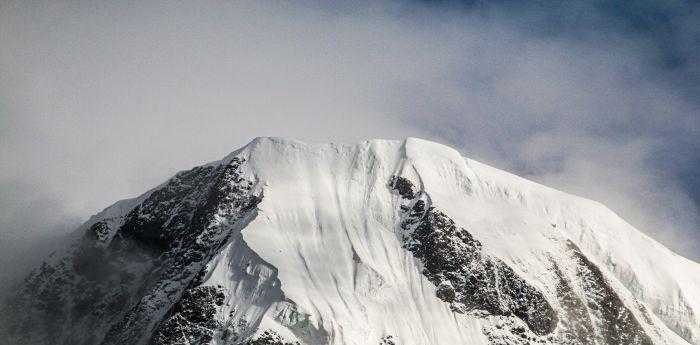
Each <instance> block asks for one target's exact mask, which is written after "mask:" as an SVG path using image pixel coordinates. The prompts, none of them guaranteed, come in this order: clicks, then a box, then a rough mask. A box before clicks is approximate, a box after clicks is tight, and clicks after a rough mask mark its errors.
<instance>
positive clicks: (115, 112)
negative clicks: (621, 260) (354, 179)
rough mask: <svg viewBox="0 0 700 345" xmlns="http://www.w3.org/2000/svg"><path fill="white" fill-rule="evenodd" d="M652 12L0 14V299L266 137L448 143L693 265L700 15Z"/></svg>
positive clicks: (328, 8)
mask: <svg viewBox="0 0 700 345" xmlns="http://www.w3.org/2000/svg"><path fill="white" fill-rule="evenodd" d="M644 4H647V3H644ZM648 4H655V3H653V2H648ZM649 6H651V5H649ZM654 6H656V5H654ZM688 6H690V5H688ZM645 8H646V7H645ZM649 11H652V12H654V11H656V12H654V13H664V14H665V15H668V16H671V15H673V16H674V17H672V19H673V21H672V23H673V24H668V23H666V22H663V23H662V24H664V25H667V26H668V28H667V29H666V30H664V31H663V33H662V34H659V33H657V32H656V31H653V30H652V31H649V30H646V29H644V26H641V28H640V26H639V23H637V22H635V20H636V19H635V18H636V17H633V16H632V17H630V15H628V14H625V13H623V14H614V15H613V14H611V12H609V11H606V10H605V9H604V8H600V7H599V6H594V5H593V4H588V3H584V2H582V3H580V4H578V5H576V6H572V7H567V8H558V7H557V8H544V7H538V8H535V9H531V10H527V11H524V10H523V9H522V8H519V7H517V6H512V5H509V4H507V3H504V4H501V3H495V4H493V5H484V4H476V5H473V4H472V5H469V4H465V3H462V2H455V3H451V2H438V3H423V2H406V1H395V2H389V1H386V2H353V3H347V2H342V3H327V4H326V3H316V2H311V1H309V2H303V1H302V2H294V3H292V2H283V3H278V2H264V1H258V2H256V1H236V2H223V1H221V2H219V1H208V2H201V3H197V4H194V3H181V2H178V3H166V2H162V3H161V2H148V3H137V2H129V3H112V2H82V1H78V2H61V1H50V2H49V1H46V2H31V3H30V2H3V3H2V4H0V47H2V49H0V140H1V144H0V158H2V162H3V164H2V165H0V188H1V189H0V190H2V195H1V196H0V205H2V210H1V212H2V219H1V220H0V226H1V228H0V253H2V254H1V255H0V267H3V269H2V270H1V272H0V274H1V275H0V281H2V282H3V286H0V290H4V289H6V288H7V287H8V286H11V284H12V283H13V282H15V281H16V280H17V279H19V277H21V276H22V275H23V274H24V272H26V269H27V268H28V267H31V266H32V265H34V264H35V263H36V260H37V259H36V258H41V257H43V256H45V254H46V252H47V251H48V249H47V245H46V243H51V242H53V239H55V238H59V237H60V236H62V235H64V234H66V233H68V232H69V231H70V230H72V229H74V227H75V226H76V225H77V224H79V223H80V222H81V221H84V220H87V218H88V217H89V216H90V215H92V214H94V213H96V212H98V211H99V210H101V209H103V208H105V207H106V206H108V205H110V204H111V203H113V202H115V201H117V200H119V199H123V198H127V197H133V196H136V195H139V194H141V193H143V192H145V191H146V190H147V189H149V188H150V187H153V186H155V185H157V184H159V183H161V182H162V181H164V180H165V179H167V178H168V177H169V176H171V175H172V174H174V173H175V172H177V171H179V170H183V169H187V168H189V167H192V166H195V165H199V164H203V163H205V162H208V161H212V160H217V159H220V158H221V157H223V156H225V155H226V154H227V153H229V152H231V151H233V150H235V149H236V148H238V147H240V146H242V145H244V144H245V143H247V142H248V141H249V140H250V139H252V138H254V137H257V136H284V137H293V138H298V139H304V140H312V141H340V142H352V141H358V140H363V139H368V138H395V139H400V138H404V137H408V136H417V137H423V138H427V139H431V140H435V141H439V142H442V143H446V144H449V145H452V146H454V147H455V148H457V149H458V150H460V151H461V152H462V153H463V154H464V155H465V156H467V157H470V158H473V159H476V160H479V161H483V162H485V163H487V164H490V165H493V166H496V167H498V168H502V169H505V170H508V171H510V172H513V173H516V174H518V175H521V176H524V177H526V178H529V179H532V180H535V181H538V182H541V183H543V184H546V185H549V186H552V187H554V188H558V189H561V190H564V191H567V192H571V193H574V194H578V195H581V196H584V197H587V198H591V199H595V200H597V201H600V202H602V203H604V204H606V205H607V206H608V207H610V208H611V209H612V210H614V211H615V212H617V213H618V214H620V215H621V216H622V217H623V218H625V219H626V220H627V221H629V222H630V223H631V224H633V225H634V226H636V227H637V228H639V229H640V230H642V231H644V232H645V233H647V234H649V235H650V236H652V237H653V238H655V239H656V240H658V241H660V242H661V243H663V244H664V245H666V246H668V247H669V248H670V249H672V250H674V251H675V252H677V253H679V254H682V255H684V256H686V257H689V258H691V259H695V260H700V233H699V232H698V229H700V208H699V207H698V198H699V196H698V194H699V189H700V188H699V187H698V186H700V181H698V179H697V178H695V177H694V175H695V172H696V171H697V169H698V167H700V154H699V152H700V147H699V146H700V133H699V129H698V125H699V123H700V120H699V118H700V110H699V109H700V105H699V104H698V99H700V97H697V96H698V83H697V81H698V80H700V78H698V75H699V74H700V72H699V71H698V70H697V66H698V64H697V62H699V61H698V54H699V53H698V51H700V50H697V49H691V48H692V47H695V46H700V43H699V42H700V40H699V39H698V36H699V33H700V25H698V24H697V22H696V21H693V20H692V18H693V17H692V13H693V12H697V6H695V7H693V6H690V7H683V8H680V9H676V8H672V11H671V10H669V9H668V8H666V7H663V6H661V5H659V8H656V7H653V6H652V8H651V9H650V10H649ZM669 11H670V12H669ZM667 12H668V13H670V14H668V13H667ZM616 13H617V12H616ZM635 13H636V12H635ZM652 24H654V23H652ZM664 28H666V26H664ZM670 41H673V42H675V43H674V44H671V43H668V42H670ZM664 42H665V43H664ZM662 43H663V44H662ZM5 268H7V269H5Z"/></svg>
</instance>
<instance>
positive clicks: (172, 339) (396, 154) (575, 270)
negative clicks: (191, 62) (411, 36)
mask: <svg viewBox="0 0 700 345" xmlns="http://www.w3.org/2000/svg"><path fill="white" fill-rule="evenodd" d="M78 233H81V234H84V235H82V236H81V237H80V238H78V239H77V240H76V244H74V245H73V246H72V247H71V248H69V249H68V250H67V251H66V252H63V253H57V254H56V255H55V258H54V259H53V260H52V261H49V262H47V264H45V265H44V266H43V267H42V268H40V269H39V270H37V272H36V273H35V274H33V275H32V276H30V278H29V279H28V281H27V285H26V286H25V287H24V289H23V290H22V291H21V292H20V296H19V297H18V298H17V299H15V300H14V301H13V303H12V304H11V305H10V307H9V308H6V309H4V310H3V313H2V314H0V318H2V317H4V318H5V320H2V319H0V333H3V334H7V335H8V336H7V337H4V338H3V339H8V340H6V341H10V343H18V344H19V343H28V344H44V343H46V344H99V343H103V344H116V343H122V344H124V343H134V344H159V345H166V344H295V343H299V344H347V345H351V344H406V345H409V344H578V345H581V344H609V345H613V344H614V345H618V344H700V316H699V315H700V314H699V313H700V266H699V265H698V264H696V263H693V262H691V261H688V260H686V259H684V258H681V257H679V256H677V255H675V254H673V253H671V252H670V251H669V250H667V249H666V248H664V247H662V246H661V245H659V244H658V243H656V242H654V241H653V240H652V239H650V238H648V237H646V236H644V235H643V234H641V233H639V232H638V231H637V230H635V229H634V228H633V227H631V226H630V225H629V224H627V223H625V222H624V221H623V220H622V219H620V218H619V217H618V216H616V215H615V214H614V213H612V212H611V211H610V210H608V209H607V208H605V207H604V206H602V205H600V204H598V203H595V202H592V201H589V200H585V199H582V198H578V197H575V196H571V195H568V194H565V193H561V192H558V191H556V190H553V189H550V188H547V187H544V186H541V185H538V184H536V183H533V182H530V181H527V180H524V179H521V178H519V177H517V176H514V175H511V174H508V173H505V172H503V171H500V170H497V169H494V168H491V167H488V166H486V165H483V164H480V163H478V162H475V161H472V160H469V159H465V158H463V157H462V156H461V155H460V154H459V153H458V152H457V151H455V150H453V149H450V148H448V147H445V146H442V145H439V144H435V143H431V142H428V141H424V140H420V139H412V138H409V139H407V140H405V141H386V140H372V141H367V142H362V143H358V144H308V143H303V142H299V141H293V140H285V139H279V138H259V139H256V140H254V141H253V142H251V143H250V144H248V145H247V146H246V147H244V148H242V149H240V150H238V151H235V152H233V153H232V154H230V155H229V156H228V157H226V158H224V159H223V160H221V161H218V162H213V163H210V164H207V165H205V166H202V167H197V168H194V169H192V170H190V171H186V172H182V173H179V174H178V175H176V176H175V177H173V178H172V179H170V180H169V181H167V182H166V183H164V184H163V185H161V186H158V187H156V188H154V189H153V190H151V191H149V192H148V193H146V194H144V195H143V196H141V197H138V198H135V199H130V200H126V201H122V202H119V203H117V204H115V205H113V206H111V207H110V208H108V209H106V210H105V211H103V212H102V213H100V214H98V215H97V216H95V217H93V218H91V219H90V221H88V222H87V223H86V224H84V225H83V226H82V227H81V228H80V229H79V230H78ZM96 257H97V258H99V259H100V260H98V262H94V261H95V258H96ZM12 313H15V314H12ZM17 315H19V316H17ZM8 317H9V318H8ZM0 342H1V341H0Z"/></svg>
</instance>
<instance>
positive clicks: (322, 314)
mask: <svg viewBox="0 0 700 345" xmlns="http://www.w3.org/2000/svg"><path fill="white" fill-rule="evenodd" d="M247 149H248V150H250V157H251V164H252V166H253V167H254V170H255V171H256V172H257V173H258V177H259V178H260V180H261V181H264V187H263V188H264V190H265V198H264V200H263V202H262V203H261V204H260V205H259V206H258V207H259V209H260V212H259V215H258V217H257V218H256V219H255V220H254V221H253V222H252V223H251V224H250V225H249V226H248V228H246V229H245V230H244V231H243V236H244V239H245V241H246V242H247V243H248V245H249V246H250V247H251V248H252V249H253V250H254V251H255V252H257V253H258V254H259V255H260V256H261V257H262V258H264V259H265V260H267V261H268V262H270V263H271V264H272V265H273V266H275V267H277V269H278V270H279V278H280V280H281V282H282V289H283V291H284V293H285V295H286V296H287V297H289V298H290V299H291V300H294V301H295V302H296V303H297V304H298V305H299V306H300V308H301V309H303V310H305V311H307V312H308V313H310V314H311V315H312V316H313V318H314V322H315V323H316V324H317V326H319V327H323V328H324V329H326V330H327V331H328V332H329V333H330V334H331V335H332V338H333V341H334V343H337V344H343V343H345V344H361V343H365V341H366V340H367V339H379V338H380V337H381V336H383V335H386V334H390V335H393V336H394V337H395V338H397V339H399V340H400V342H401V343H402V344H457V343H462V344H481V343H484V344H485V343H488V342H487V341H486V340H485V338H484V336H483V334H482V332H481V331H479V329H480V328H481V327H482V326H483V325H482V323H483V322H484V321H483V320H481V319H479V318H476V317H468V316H464V315H456V314H454V313H453V312H451V310H450V309H449V308H448V306H447V304H446V303H443V302H442V301H440V300H437V299H435V287H434V286H433V284H431V283H430V282H427V281H426V279H425V278H424V277H423V276H422V275H421V273H420V272H421V268H420V267H419V266H418V265H417V263H416V261H415V260H414V259H413V258H412V257H411V255H410V253H408V252H407V251H406V250H404V249H403V248H402V243H401V241H400V239H399V237H397V234H396V232H397V231H398V230H397V223H398V219H397V217H398V216H399V215H398V213H397V208H396V203H397V202H396V199H397V196H396V195H395V194H392V193H391V191H390V190H388V189H387V188H386V185H387V181H389V180H390V178H391V176H393V175H402V176H406V177H407V178H409V179H410V180H412V181H414V182H415V184H416V185H417V186H421V188H422V189H423V190H425V191H427V192H428V193H429V195H430V198H431V199H432V203H433V205H435V206H437V207H439V208H441V209H442V210H445V211H446V213H447V214H448V215H450V216H451V217H453V219H454V220H455V221H456V222H457V224H459V225H461V226H463V227H466V228H467V229H468V230H469V231H470V232H471V233H472V235H474V236H475V237H476V238H477V239H478V240H480V241H481V242H483V243H484V248H485V249H486V250H488V251H490V252H491V253H492V254H493V255H494V256H496V257H498V258H500V259H502V260H504V261H506V262H507V263H508V264H510V265H511V267H513V268H514V269H516V271H517V272H518V273H520V274H521V275H523V276H525V277H526V278H527V280H528V281H529V282H532V283H533V284H535V285H537V286H539V287H540V288H541V289H542V291H545V292H546V293H549V294H554V293H555V292H554V291H553V286H554V282H553V280H552V279H553V277H552V273H551V265H550V263H551V262H552V260H554V261H556V262H562V263H566V262H567V261H570V260H567V259H563V258H560V257H559V256H561V255H562V253H561V250H560V249H559V248H561V247H562V246H563V245H564V243H565V242H566V240H567V239H569V240H571V241H572V242H573V243H575V244H576V245H578V246H579V247H580V248H581V250H582V251H583V252H584V253H586V254H587V255H590V256H591V257H590V258H591V260H593V261H594V262H595V263H596V264H598V265H600V266H601V267H604V268H605V269H604V271H606V272H605V273H606V277H607V278H608V279H609V280H610V281H611V284H614V285H615V286H616V289H617V291H618V292H621V295H622V296H623V298H624V299H625V301H626V302H627V303H629V304H630V305H634V304H635V303H636V302H635V300H638V301H640V302H641V303H643V304H646V305H647V306H648V309H649V310H652V311H653V314H654V315H655V316H656V317H658V318H659V320H660V321H661V322H659V323H661V324H663V325H666V326H667V327H668V329H664V328H665V327H659V328H660V329H661V331H660V332H661V334H660V339H663V340H664V341H666V342H668V343H683V341H682V340H681V339H679V337H678V336H676V334H677V335H680V336H681V337H683V338H685V339H686V340H687V341H688V342H690V343H692V344H699V343H700V338H699V337H700V319H699V318H698V315H699V314H698V313H699V312H700V265H698V264H697V263H694V262H691V261H689V260H686V259H684V258H682V257H680V256H677V255H675V254H673V253H672V252H671V251H669V250H668V249H666V248H664V247H663V246H661V245H660V244H658V243H657V242H654V241H653V240H652V239H650V238H648V237H647V236H645V235H643V234H641V233H640V232H639V231H637V230H636V229H634V228H633V227H631V226H630V225H629V224H627V223H626V222H624V221H623V220H622V219H621V218H619V217H618V216H617V215H615V214H614V213H613V212H611V211H610V210H609V209H607V208H606V207H604V206H602V205H601V204H599V203H596V202H593V201H590V200H586V199H583V198H579V197H576V196H572V195H568V194H566V193H562V192H559V191H556V190H553V189H550V188H547V187H545V186H542V185H539V184H536V183H533V182H530V181H527V180H525V179H522V178H519V177H517V176H515V175H512V174H509V173H506V172H503V171H500V170H497V169H494V168H491V167H489V166H486V165H484V164H481V163H478V162H476V161H473V160H470V159H465V158H463V157H462V156H461V155H460V154H459V153H458V152H457V151H455V150H453V149H451V148H449V147H446V146H443V145H440V144H436V143H432V142H428V141H424V140H421V139H414V138H409V139H407V140H406V141H404V142H400V141H385V140H372V141H368V142H363V143H360V144H357V145H340V144H307V143H302V142H298V141H290V140H285V139H277V138H260V139H257V140H255V141H254V142H253V143H251V144H250V145H249V146H248V147H247ZM551 299H552V300H554V299H555V298H551ZM640 319H641V316H640ZM669 329H670V330H671V331H669ZM674 332H675V333H676V334H673V333H674Z"/></svg>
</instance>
